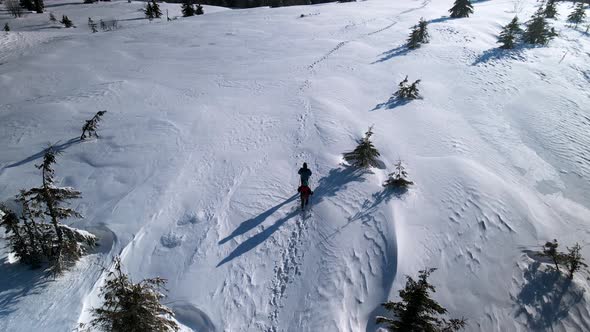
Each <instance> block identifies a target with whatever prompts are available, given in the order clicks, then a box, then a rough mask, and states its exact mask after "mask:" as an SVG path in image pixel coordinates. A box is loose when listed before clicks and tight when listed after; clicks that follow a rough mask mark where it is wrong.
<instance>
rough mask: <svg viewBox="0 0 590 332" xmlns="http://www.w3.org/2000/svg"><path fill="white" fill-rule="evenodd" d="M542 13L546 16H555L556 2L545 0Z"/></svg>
mask: <svg viewBox="0 0 590 332" xmlns="http://www.w3.org/2000/svg"><path fill="white" fill-rule="evenodd" d="M544 14H545V17H546V18H555V17H556V16H557V4H556V1H555V0H549V1H547V5H546V6H545V11H544Z"/></svg>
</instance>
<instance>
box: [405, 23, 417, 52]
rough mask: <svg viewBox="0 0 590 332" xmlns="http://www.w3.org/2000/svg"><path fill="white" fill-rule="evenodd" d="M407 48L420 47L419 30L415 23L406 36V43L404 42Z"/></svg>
mask: <svg viewBox="0 0 590 332" xmlns="http://www.w3.org/2000/svg"><path fill="white" fill-rule="evenodd" d="M406 45H407V46H408V48H409V49H411V50H414V49H417V48H418V47H420V30H419V28H418V26H417V25H414V27H413V28H412V32H410V36H409V37H408V43H407V44H406Z"/></svg>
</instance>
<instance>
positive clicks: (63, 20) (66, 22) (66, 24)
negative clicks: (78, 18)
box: [59, 15, 74, 28]
mask: <svg viewBox="0 0 590 332" xmlns="http://www.w3.org/2000/svg"><path fill="white" fill-rule="evenodd" d="M59 23H61V24H63V25H64V27H66V28H71V27H73V26H74V23H73V22H72V21H71V20H70V18H69V17H67V16H66V15H63V16H62V18H61V21H59Z"/></svg>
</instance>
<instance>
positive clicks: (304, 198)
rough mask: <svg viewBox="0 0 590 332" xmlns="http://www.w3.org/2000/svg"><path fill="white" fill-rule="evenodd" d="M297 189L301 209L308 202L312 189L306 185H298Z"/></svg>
mask: <svg viewBox="0 0 590 332" xmlns="http://www.w3.org/2000/svg"><path fill="white" fill-rule="evenodd" d="M297 191H298V192H299V193H300V194H301V195H300V197H301V209H302V210H303V209H305V207H306V206H307V204H309V197H310V196H311V195H313V191H311V189H310V188H309V187H308V186H306V185H302V186H300V187H299V188H297Z"/></svg>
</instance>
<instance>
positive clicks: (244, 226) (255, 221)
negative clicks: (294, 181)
mask: <svg viewBox="0 0 590 332" xmlns="http://www.w3.org/2000/svg"><path fill="white" fill-rule="evenodd" d="M296 198H297V194H295V195H293V196H291V197H289V198H288V199H286V200H285V201H283V202H282V203H280V204H278V205H276V206H273V207H272V208H270V209H268V210H266V211H264V212H262V213H261V214H259V215H258V216H256V217H254V218H250V219H248V220H246V221H244V222H242V223H241V224H240V226H238V228H236V229H235V230H234V231H233V232H232V233H231V234H230V235H228V236H226V237H225V238H224V239H222V240H221V241H219V243H218V244H224V243H226V242H227V241H229V240H231V239H233V238H234V237H236V236H238V235H242V234H244V233H246V232H248V231H249V230H251V229H252V228H254V227H256V226H258V225H260V224H262V222H264V220H266V218H268V217H270V216H271V215H272V214H273V213H275V212H277V211H278V210H279V209H280V208H281V207H283V206H285V205H287V204H288V203H291V202H292V201H294V200H295V199H296Z"/></svg>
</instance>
